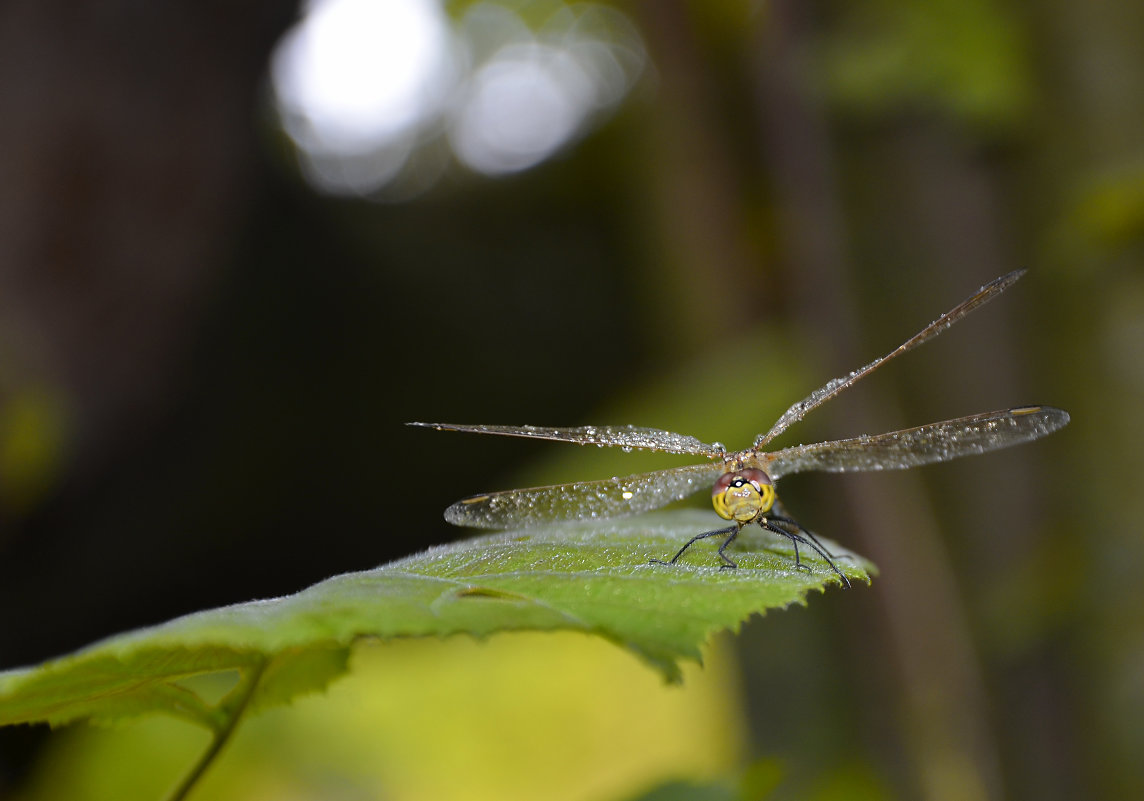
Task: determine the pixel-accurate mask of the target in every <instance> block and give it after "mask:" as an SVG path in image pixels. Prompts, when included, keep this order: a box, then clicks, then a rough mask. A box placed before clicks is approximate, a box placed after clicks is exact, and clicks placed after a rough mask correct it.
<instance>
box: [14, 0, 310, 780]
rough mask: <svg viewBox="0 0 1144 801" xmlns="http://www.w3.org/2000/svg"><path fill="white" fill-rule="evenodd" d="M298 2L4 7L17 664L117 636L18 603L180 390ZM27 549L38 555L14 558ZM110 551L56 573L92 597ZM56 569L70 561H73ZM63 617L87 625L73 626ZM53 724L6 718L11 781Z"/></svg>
mask: <svg viewBox="0 0 1144 801" xmlns="http://www.w3.org/2000/svg"><path fill="white" fill-rule="evenodd" d="M294 9H295V3H294V2H292V1H282V0H263V1H261V2H245V3H243V2H238V3H210V2H208V3H202V2H185V1H184V2H178V1H177V0H176V1H175V2H164V3H146V2H144V3H139V2H123V1H122V0H110V1H109V2H99V3H67V2H58V0H10V1H9V2H6V3H4V4H2V5H0V65H2V68H0V98H3V120H2V122H0V486H2V487H3V489H2V490H0V586H2V587H3V592H2V593H0V606H3V608H4V609H6V610H7V613H6V614H5V615H3V616H0V630H2V631H3V632H4V642H3V643H2V644H0V647H2V648H3V649H4V652H3V653H2V654H0V665H3V666H4V667H8V666H12V665H15V664H18V663H20V662H22V661H25V660H29V659H33V658H41V657H43V656H44V655H45V653H44V649H49V650H55V649H59V648H61V647H63V646H64V644H74V643H75V642H76V641H77V639H76V638H80V639H78V641H81V642H82V641H83V640H86V639H90V638H92V637H94V636H97V635H98V634H100V633H102V632H101V631H98V630H95V631H87V630H82V629H83V625H84V624H83V620H85V619H86V618H85V617H84V616H83V615H82V614H78V615H75V614H73V612H72V611H67V610H64V609H62V608H61V609H60V610H59V616H58V618H57V619H56V620H54V621H44V620H35V619H28V614H27V612H26V611H25V612H21V609H25V610H26V609H27V603H28V601H29V599H30V598H31V597H33V596H32V595H29V594H30V593H35V594H36V597H38V596H39V595H40V593H39V592H38V591H37V588H36V587H35V586H34V584H33V582H34V581H35V575H36V573H35V570H34V569H32V566H35V565H39V564H41V563H42V561H43V560H44V559H45V558H48V559H51V558H53V557H51V556H48V555H50V554H57V555H58V554H59V553H60V552H67V553H71V552H73V550H74V545H75V544H74V543H68V542H50V541H44V536H45V532H47V533H46V536H47V537H48V538H53V537H59V536H61V535H62V536H66V535H67V534H68V533H69V529H68V528H67V527H66V526H65V527H63V530H62V531H61V528H60V527H58V526H46V527H45V526H39V525H37V523H36V519H37V515H41V514H42V513H43V512H44V511H46V509H48V508H49V507H59V506H61V505H66V503H67V501H66V497H67V495H68V493H72V492H74V491H75V490H76V489H77V488H80V487H82V486H83V485H84V484H85V483H87V479H88V478H92V477H95V476H97V475H98V474H99V473H100V472H101V471H106V470H109V469H110V467H109V462H112V461H114V459H116V458H118V459H122V458H124V455H125V454H126V458H128V459H130V458H133V454H134V453H136V452H137V450H136V446H138V445H139V444H141V443H142V442H143V441H145V439H146V436H147V434H148V432H149V430H150V429H151V428H152V427H153V425H154V424H155V422H156V421H157V420H158V419H159V418H160V417H161V416H162V413H163V409H164V407H165V404H166V402H167V401H168V400H169V399H170V398H171V396H172V393H173V392H177V391H178V387H179V378H180V375H179V367H178V365H179V364H180V362H181V360H182V357H183V356H184V355H185V353H184V351H185V349H186V348H187V347H188V345H189V344H190V341H191V338H192V336H193V334H194V333H195V332H196V329H197V325H198V318H199V314H200V310H201V309H202V308H203V305H204V304H203V301H204V296H205V295H206V293H208V292H209V291H210V289H211V287H212V284H213V282H215V281H216V279H217V278H218V277H219V275H220V272H221V271H222V270H224V269H226V267H227V266H228V265H227V264H226V261H227V258H228V253H229V248H230V246H231V239H232V237H234V235H235V231H236V227H237V225H238V224H239V223H240V222H241V220H242V219H243V217H244V216H245V212H244V205H245V204H246V202H247V191H248V178H249V175H250V164H251V160H252V155H253V153H254V149H253V148H254V145H255V143H256V140H257V131H256V127H255V126H256V123H257V115H256V114H255V112H254V110H255V109H256V108H257V107H258V103H257V100H258V95H259V91H260V84H261V80H262V76H263V74H264V71H265V65H266V63H267V58H268V55H269V52H270V49H271V47H272V45H273V43H274V42H275V41H276V39H277V38H278V36H279V35H280V34H281V32H282V31H283V30H284V29H285V27H286V26H287V24H288V23H289V22H290V20H291V18H292V16H293V13H294ZM156 534H157V533H156ZM21 539H24V540H25V541H24V542H21ZM33 540H34V542H33ZM90 546H92V547H95V548H97V549H98V544H95V543H91V544H90ZM17 547H21V548H34V549H35V551H36V554H38V556H33V555H29V554H28V553H24V555H23V556H22V557H20V558H16V557H15V556H14V555H13V550H14V549H16V548H17ZM156 547H163V546H162V544H159V545H157V546H156ZM105 556H106V560H105V563H101V564H99V565H92V564H90V563H89V564H87V565H86V566H81V565H75V567H76V568H77V569H78V570H79V571H81V572H82V575H81V574H78V573H77V574H74V575H73V574H72V573H67V572H65V573H62V574H61V580H70V581H72V582H73V583H74V586H75V591H76V592H77V593H80V592H81V590H82V592H83V594H84V595H85V596H86V597H96V596H97V595H98V594H99V593H101V592H105V591H106V590H107V585H108V584H114V583H115V582H114V580H112V577H114V576H116V575H117V574H116V570H115V567H114V565H115V563H116V562H117V560H116V558H115V554H113V553H107V552H105ZM71 561H74V560H69V562H68V563H69V564H70V563H71ZM3 568H7V569H3ZM54 569H55V570H56V571H57V572H59V571H61V570H66V569H65V568H63V567H62V566H61V565H60V564H58V557H57V564H56V567H55V568H54ZM121 578H124V579H125V578H126V576H122V577H121ZM92 582H102V583H101V584H99V585H98V586H97V585H96V584H93V583H92ZM105 600H106V599H105ZM60 603H64V604H66V603H67V600H66V599H61V601H60ZM73 611H74V610H73ZM8 618H10V619H8ZM62 620H67V621H68V625H69V626H71V627H73V628H75V627H78V628H79V629H81V630H80V631H71V632H64V631H61V630H60V626H59V625H58V624H59V622H60V621H62ZM39 734H41V732H40V731H39V730H32V729H26V728H20V729H5V730H4V731H3V732H2V733H0V736H2V737H3V747H0V795H3V794H4V792H3V791H4V787H5V785H6V784H7V783H8V782H9V781H10V780H11V779H12V778H14V777H15V775H16V774H18V773H19V772H20V771H21V770H23V769H26V768H27V767H29V766H30V765H31V764H32V760H31V759H30V758H29V756H28V752H29V750H30V749H31V748H32V747H33V743H34V742H35V740H36V738H37V735H39Z"/></svg>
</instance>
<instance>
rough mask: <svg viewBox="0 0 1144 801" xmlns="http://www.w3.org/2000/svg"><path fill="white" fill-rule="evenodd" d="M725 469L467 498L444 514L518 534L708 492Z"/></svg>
mask: <svg viewBox="0 0 1144 801" xmlns="http://www.w3.org/2000/svg"><path fill="white" fill-rule="evenodd" d="M722 472H723V464H722V463H721V462H720V463H718V464H699V465H688V466H686V467H673V468H669V469H667V470H657V471H655V472H653V473H639V474H637V475H634V476H625V477H623V478H606V479H603V480H600V481H582V482H578V483H575V484H559V485H556V486H552V487H534V488H532V489H517V490H507V491H506V492H493V493H490V494H488V495H475V496H473V497H472V498H465V499H464V500H462V501H457V502H456V503H455V504H453V505H452V506H450V507H449V508H448V509H446V510H445V519H446V520H448V521H449V522H450V523H452V524H453V525H455V526H471V527H473V528H516V527H518V526H526V525H529V524H535V523H555V522H562V521H568V520H584V519H590V518H594V517H622V516H623V515H632V514H640V513H642V512H648V511H651V510H652V509H658V508H659V507H661V506H666V505H667V504H669V503H671V502H672V501H678V500H681V499H683V498H686V497H687V496H688V495H692V494H694V493H696V492H698V491H699V490H701V489H708V490H709V489H710V488H711V485H712V483H713V482H714V480H715V478H716V476H718V475H719V474H720V473H722Z"/></svg>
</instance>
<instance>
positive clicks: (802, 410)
mask: <svg viewBox="0 0 1144 801" xmlns="http://www.w3.org/2000/svg"><path fill="white" fill-rule="evenodd" d="M1024 274H1025V271H1024V270H1014V271H1013V272H1011V273H1009V274H1008V275H1003V276H1001V277H1000V278H997V279H995V280H993V281H991V282H990V283H988V284H986V285H985V286H983V287H981V289H979V290H978V291H977V294H975V295H974V296H973V297H971V298H967V299H966V300H964V301H963V302H962V303H960V304H959V305H957V306H955V307H954V308H952V309H950V310H949V311H947V312H946V313H945V314H943V315H942V316H941V317H938V318H937V319H936V320H934V321H933V322H932V323H930V324H929V325H927V326H926V327H925V328H923V329H922V330H921V331H919V332H918V333H916V334H914V335H913V336H912V337H910V338H909V339H907V340H906V341H905V342H903V343H902V344H901V345H899V346H898V347H897V348H895V349H894V350H892V351H890V352H889V353H887V354H886V355H885V356H882V357H881V358H879V359H875V360H874V361H872V362H870V363H869V364H867V365H866V366H865V367H860V368H858V369H857V370H855V371H854V372H852V373H850V374H849V375H844V376H840V377H838V378H832V379H831V380H830V381H828V382H827V383H826V385H825V386H823V387H822V388H821V389H817V390H815V391H814V392H812V393H810V395H808V396H807V397H805V398H803V399H802V400H800V401H799V402H798V403H796V404H795V405H794V406H791V407H790V408H789V409H787V410H786V411H785V412H783V414H782V417H780V418H779V419H778V420H776V421H775V424H774V425H773V426H771V430H770V431H768V432H767V433H766V434H761V435H760V436H759V438H758V439H756V440H755V445H754V447H755V449H756V450H758V449H759V448H761V447H762V446H763V445H765V444H766V443H768V442H770V441H771V440H772V439H774V438H775V437H777V436H778V435H779V434H781V433H782V432H783V431H785V430H786V429H787V428H789V427H790V426H791V425H792V424H794V423H797V422H798V421H799V420H801V419H802V418H803V417H804V416H805V415H806V413H807V412H809V411H810V410H811V409H813V408H815V407H816V406H821V405H822V404H824V403H826V401H828V400H830V399H831V398H833V397H834V396H835V395H837V394H838V393H840V392H841V391H842V390H844V389H846V388H847V387H849V386H851V385H853V384H854V383H856V382H857V381H858V380H860V379H862V378H864V377H866V376H867V375H869V374H870V373H872V372H874V371H875V370H877V369H878V368H879V367H881V366H882V365H883V364H885V363H886V362H888V361H889V360H890V359H893V358H894V357H895V356H901V355H902V354H903V353H905V352H906V351H908V350H913V349H914V348H916V347H917V346H918V345H921V344H922V343H923V342H928V341H929V340H931V339H933V338H934V337H936V336H937V335H938V334H940V333H942V332H943V331H945V330H946V329H947V328H949V327H950V326H951V325H953V324H954V323H956V322H957V321H958V320H961V319H962V318H964V317H965V316H967V315H968V314H969V313H970V312H973V311H975V310H977V309H978V308H980V307H981V306H983V305H985V304H986V303H988V302H989V301H991V300H993V298H995V297H997V296H998V295H999V294H1001V293H1002V292H1004V291H1005V290H1006V289H1008V288H1009V287H1011V286H1012V285H1013V284H1015V283H1016V282H1017V279H1018V278H1020V277H1021V276H1022V275H1024Z"/></svg>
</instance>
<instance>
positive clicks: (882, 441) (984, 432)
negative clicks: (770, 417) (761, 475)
mask: <svg viewBox="0 0 1144 801" xmlns="http://www.w3.org/2000/svg"><path fill="white" fill-rule="evenodd" d="M1068 421H1069V416H1068V413H1067V412H1065V411H1063V410H1061V409H1054V408H1052V407H1051V406H1022V407H1019V408H1016V409H1005V410H1003V411H999V412H986V413H984V414H975V415H970V416H969V417H959V418H958V419H956V420H946V421H944V422H941V423H930V424H929V425H925V426H919V427H917V428H907V429H904V430H902V431H893V432H891V433H889V434H877V435H875V436H862V437H854V438H853V439H842V440H835V441H834V442H819V443H816V444H814V445H798V446H796V447H793V448H784V449H783V450H781V451H775V452H774V453H768V454H765V455H764V456H763V457H762V458H761V459H760V461H761V462H762V464H763V469H764V470H766V471H767V474H768V475H770V477H771V478H772V479H776V480H777V479H778V477H779V476H782V475H785V474H787V473H798V472H801V471H803V470H825V471H828V472H832V473H842V472H851V471H857V470H902V469H904V468H907V467H915V466H917V465H921V464H929V463H931V462H944V461H947V460H949V459H957V458H959V457H961V456H969V455H971V454H975V453H986V452H987V451H994V450H997V449H998V448H1007V447H1009V446H1010V445H1017V444H1019V443H1022V442H1028V441H1030V440H1034V439H1037V438H1039V437H1043V436H1045V435H1046V434H1050V433H1052V432H1053V431H1056V430H1057V429H1058V428H1061V427H1062V426H1064V425H1065V424H1066V423H1068Z"/></svg>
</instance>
